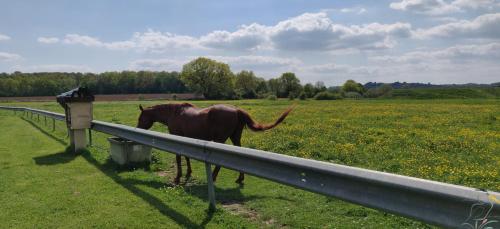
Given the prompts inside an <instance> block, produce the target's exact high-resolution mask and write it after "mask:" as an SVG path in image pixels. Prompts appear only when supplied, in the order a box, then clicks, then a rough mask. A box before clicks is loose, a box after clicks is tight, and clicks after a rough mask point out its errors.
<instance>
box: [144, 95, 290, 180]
mask: <svg viewBox="0 0 500 229" xmlns="http://www.w3.org/2000/svg"><path fill="white" fill-rule="evenodd" d="M139 108H140V110H141V115H140V116H139V121H138V124H137V128H141V129H149V128H151V126H152V125H153V123H154V122H160V123H162V124H165V125H167V127H168V130H169V132H170V134H174V135H179V136H184V137H190V138H196V139H201V140H206V141H214V142H219V143H224V142H226V140H227V139H228V138H231V141H232V142H233V145H236V146H241V142H240V140H241V134H242V132H243V128H244V127H245V126H248V128H250V129H251V130H253V131H264V130H268V129H271V128H273V127H275V126H277V125H278V124H279V123H281V122H282V121H283V120H284V119H285V118H286V116H287V115H288V113H290V111H291V110H292V108H289V109H287V110H286V111H285V112H283V114H282V115H281V116H280V117H279V119H278V120H276V122H274V123H273V124H267V125H263V124H259V123H256V122H255V121H254V120H253V119H252V118H251V117H250V115H249V114H248V113H247V112H246V111H244V110H242V109H239V108H235V107H232V106H226V105H214V106H211V107H207V108H204V109H201V108H197V107H195V106H194V105H192V104H189V103H182V104H162V105H156V106H152V107H148V108H142V106H139ZM176 162H177V176H176V177H175V179H174V183H176V184H178V183H179V181H180V177H181V176H182V169H181V156H180V155H177V156H176ZM186 164H187V167H188V168H187V171H186V178H189V177H190V176H191V163H190V161H189V158H187V157H186ZM219 170H220V166H215V169H214V171H213V173H212V179H213V180H214V181H215V180H216V178H217V174H218V173H219ZM244 178H245V177H244V174H243V173H242V172H240V175H239V177H238V179H237V180H236V183H239V184H242V183H243V179H244Z"/></svg>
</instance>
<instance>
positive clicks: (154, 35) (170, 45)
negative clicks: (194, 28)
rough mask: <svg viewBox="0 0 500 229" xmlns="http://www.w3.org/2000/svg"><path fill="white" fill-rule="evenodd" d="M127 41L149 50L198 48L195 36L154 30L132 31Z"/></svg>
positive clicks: (163, 50) (141, 48)
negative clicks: (132, 33) (132, 34)
mask: <svg viewBox="0 0 500 229" xmlns="http://www.w3.org/2000/svg"><path fill="white" fill-rule="evenodd" d="M129 42H131V43H132V44H134V46H135V47H136V48H138V49H140V50H144V51H151V52H165V51H168V50H169V49H195V48H200V46H199V44H198V41H197V39H196V38H193V37H190V36H183V35H177V34H172V33H162V32H158V31H154V30H148V31H147V32H144V33H134V36H133V37H132V39H131V40H130V41H129Z"/></svg>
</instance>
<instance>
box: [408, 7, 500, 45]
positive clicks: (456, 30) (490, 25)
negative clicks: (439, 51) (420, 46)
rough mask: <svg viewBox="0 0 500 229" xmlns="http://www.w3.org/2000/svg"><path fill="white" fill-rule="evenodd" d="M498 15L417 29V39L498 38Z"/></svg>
mask: <svg viewBox="0 0 500 229" xmlns="http://www.w3.org/2000/svg"><path fill="white" fill-rule="evenodd" d="M499 25H500V13H496V14H484V15H481V16H478V17H477V18H475V19H474V20H472V21H469V20H461V21H457V22H451V23H447V24H442V25H438V26H435V27H431V28H429V29H418V30H417V31H416V32H415V36H416V37H417V38H431V37H458V38H462V37H465V38H495V39H498V38H500V26H499Z"/></svg>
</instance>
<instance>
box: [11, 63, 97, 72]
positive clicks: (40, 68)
mask: <svg viewBox="0 0 500 229" xmlns="http://www.w3.org/2000/svg"><path fill="white" fill-rule="evenodd" d="M12 69H13V70H14V71H21V72H92V69H91V68H90V67H88V66H85V65H69V64H46V65H32V66H14V67H12Z"/></svg>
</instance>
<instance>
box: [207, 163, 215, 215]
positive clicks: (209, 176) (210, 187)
mask: <svg viewBox="0 0 500 229" xmlns="http://www.w3.org/2000/svg"><path fill="white" fill-rule="evenodd" d="M205 172H206V174H207V186H208V201H209V206H208V209H209V210H210V211H213V210H215V190H214V180H213V179H212V165H211V164H210V163H208V162H205Z"/></svg>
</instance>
